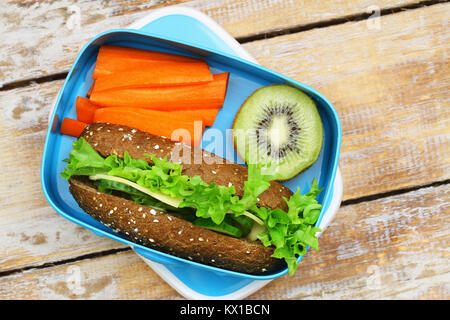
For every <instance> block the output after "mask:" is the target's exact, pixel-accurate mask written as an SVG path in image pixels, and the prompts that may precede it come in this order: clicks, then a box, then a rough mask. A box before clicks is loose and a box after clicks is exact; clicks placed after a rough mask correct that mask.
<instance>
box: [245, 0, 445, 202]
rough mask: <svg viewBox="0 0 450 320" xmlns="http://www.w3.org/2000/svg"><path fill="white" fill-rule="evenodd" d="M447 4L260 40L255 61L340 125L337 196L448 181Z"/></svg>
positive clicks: (253, 45) (252, 47)
mask: <svg viewBox="0 0 450 320" xmlns="http://www.w3.org/2000/svg"><path fill="white" fill-rule="evenodd" d="M449 9H450V4H448V3H447V4H441V5H435V6H431V7H427V8H423V9H418V10H411V11H406V12H403V13H398V14H394V15H389V16H384V17H382V18H381V19H380V29H371V28H368V26H367V23H366V21H360V22H356V23H346V24H342V25H338V26H334V27H330V28H322V29H315V30H310V31H307V32H301V33H297V34H292V35H286V36H280V37H276V38H273V39H268V40H264V41H256V42H252V43H248V44H245V46H244V47H245V48H246V49H247V50H248V51H249V52H250V53H251V54H252V55H253V56H254V57H255V58H256V59H257V60H258V61H259V62H260V63H261V64H262V65H264V66H267V67H269V68H272V69H274V70H277V71H279V72H281V73H283V74H286V75H288V76H291V77H292V78H294V79H297V80H299V81H301V82H303V83H306V84H308V85H311V86H312V87H314V88H316V89H317V90H318V91H320V92H322V93H323V94H324V95H325V96H326V97H328V98H329V99H330V100H331V102H332V103H333V105H334V106H335V108H336V109H337V111H338V113H339V116H340V119H341V124H342V135H343V138H342V142H343V143H342V153H341V158H340V166H341V169H342V173H343V177H344V190H345V193H344V199H350V198H356V197H361V196H366V195H371V194H376V193H382V192H386V191H389V190H395V189H401V188H405V187H409V186H414V185H420V184H428V183H430V182H433V181H437V180H445V179H449V178H450V153H449V150H450V96H449V95H448V92H449V91H450V76H449V71H450V57H449V55H448V52H449V50H450V36H449V33H448V32H447V30H448V22H449V21H450V10H449Z"/></svg>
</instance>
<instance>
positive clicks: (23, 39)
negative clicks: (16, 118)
mask: <svg viewBox="0 0 450 320" xmlns="http://www.w3.org/2000/svg"><path fill="white" fill-rule="evenodd" d="M417 2H419V1H418V0H395V1H393V0H382V1H377V2H376V5H374V4H373V3H372V2H368V1H367V0H342V1H332V0H327V1H314V0H306V1H278V0H265V1H260V0H246V1H240V0H239V1H238V0H213V1H211V0H196V1H188V0H176V1H150V2H149V1H143V0H139V1H119V0H114V1H107V2H105V1H86V0H78V1H66V0H63V1H45V2H40V1H26V2H25V3H24V2H23V1H9V2H8V5H5V6H3V7H2V12H1V13H0V34H1V35H2V41H1V42H0V85H2V84H5V83H9V82H14V81H19V80H23V79H32V78H37V77H41V76H44V75H49V74H52V73H60V72H65V71H68V70H69V68H70V66H71V64H72V62H73V60H74V59H75V57H76V55H77V53H78V51H79V49H80V48H81V47H82V46H84V44H85V43H86V42H87V41H88V40H89V39H90V38H92V37H93V36H95V35H96V34H99V33H101V32H103V31H106V30H109V29H115V28H123V27H126V26H128V25H130V24H131V23H133V22H135V21H137V20H139V19H141V18H142V17H144V16H146V15H147V14H148V13H149V12H150V11H152V10H154V9H157V8H161V7H165V6H168V5H173V4H181V5H184V6H187V7H192V8H195V9H198V10H201V11H202V12H204V13H206V14H207V15H209V16H211V17H212V18H213V19H215V20H216V21H217V22H218V23H219V24H221V25H222V26H223V27H224V28H225V30H227V31H228V32H230V34H232V35H233V36H234V37H243V36H249V35H257V34H262V33H265V32H270V31H274V30H280V29H285V28H290V27H293V26H301V25H306V24H311V23H315V22H319V21H324V20H330V19H336V18H340V17H345V16H350V15H354V14H357V13H371V14H372V15H377V14H378V13H379V10H381V9H386V8H392V7H398V6H402V5H408V4H411V3H417ZM274 13H275V14H274Z"/></svg>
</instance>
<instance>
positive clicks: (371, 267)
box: [252, 185, 450, 299]
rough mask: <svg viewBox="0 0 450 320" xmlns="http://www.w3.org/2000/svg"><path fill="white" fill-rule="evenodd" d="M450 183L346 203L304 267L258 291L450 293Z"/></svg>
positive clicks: (267, 294)
mask: <svg viewBox="0 0 450 320" xmlns="http://www.w3.org/2000/svg"><path fill="white" fill-rule="evenodd" d="M449 217H450V188H449V187H448V185H443V186H439V187H430V188H423V189H420V190H417V191H414V192H409V193H406V194H402V195H397V196H393V197H387V198H382V199H379V200H376V201H370V202H364V203H360V204H356V205H349V206H345V207H342V208H341V209H340V210H339V212H338V215H337V216H336V219H335V220H334V221H333V223H332V224H331V225H330V226H329V229H327V231H326V232H325V233H324V235H323V238H321V239H320V246H321V249H320V251H319V252H315V253H313V254H309V255H307V256H305V259H304V261H303V262H302V264H301V265H300V267H299V273H298V275H296V276H295V277H293V278H289V277H288V276H286V277H282V278H280V279H279V280H277V281H273V282H271V283H270V284H269V286H267V288H265V289H264V290H261V291H260V292H258V293H255V294H254V295H253V296H252V297H253V298H256V299H276V298H278V297H279V294H278V292H282V293H281V296H282V297H283V298H292V299H449V298H450V286H449V283H450V265H449V263H448V261H449V250H448V248H449V245H450V228H449V221H450V220H449Z"/></svg>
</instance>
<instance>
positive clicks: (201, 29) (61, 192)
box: [41, 7, 342, 298]
mask: <svg viewBox="0 0 450 320" xmlns="http://www.w3.org/2000/svg"><path fill="white" fill-rule="evenodd" d="M167 9H168V8H164V9H159V10H156V11H155V12H154V13H153V14H151V15H149V17H146V18H144V19H143V20H141V21H138V22H136V23H135V24H133V25H132V26H131V28H138V30H126V29H120V30H113V31H108V32H105V33H102V34H100V35H98V36H96V37H95V38H94V39H93V40H91V41H90V42H89V43H88V44H87V45H86V46H85V47H84V48H83V49H82V50H81V52H80V54H79V55H78V57H77V60H76V61H75V63H74V65H73V67H72V69H71V71H70V72H69V75H68V77H67V79H66V81H65V83H64V85H63V87H62V89H61V91H60V94H59V96H58V99H57V101H56V104H55V110H53V112H52V114H51V117H50V122H49V129H48V132H47V139H46V142H45V146H44V152H43V161H42V168H41V182H42V187H43V191H44V194H45V196H46V198H47V200H48V201H49V203H50V204H51V205H52V207H53V208H54V209H55V210H56V211H57V212H58V213H59V214H61V215H62V216H64V217H66V218H67V219H69V220H71V221H73V222H75V223H77V224H79V225H82V226H84V227H86V228H88V229H90V230H92V231H93V232H94V233H96V234H98V235H101V236H107V237H109V238H112V239H114V240H117V241H119V242H122V243H127V244H129V245H131V246H132V247H133V248H134V250H135V251H136V252H137V253H138V254H139V255H140V256H141V257H143V258H144V260H145V261H146V262H147V263H148V264H149V265H150V266H151V267H152V268H153V269H154V270H159V272H160V274H163V273H164V276H163V278H164V279H165V280H166V281H168V282H169V283H170V284H171V285H172V286H176V283H180V285H179V286H178V290H177V291H178V292H180V290H181V292H180V293H181V294H183V293H184V295H185V296H186V295H187V293H186V290H185V291H184V292H183V291H182V287H183V286H185V287H186V288H189V289H190V290H192V292H195V293H197V294H198V295H199V296H200V297H201V298H204V297H215V298H217V297H228V298H231V297H232V296H233V294H235V295H234V296H235V297H238V296H239V295H238V294H236V293H237V292H244V291H245V292H246V293H247V294H249V293H251V290H249V288H250V287H252V288H258V287H261V286H262V285H263V284H265V283H266V282H267V281H270V280H271V279H274V278H277V277H279V276H281V275H284V274H285V273H286V272H287V268H286V269H284V270H280V271H278V272H276V273H273V274H268V275H261V276H258V275H248V274H242V273H237V272H233V271H229V270H223V269H219V268H215V267H211V266H207V265H202V264H199V263H195V262H192V261H188V260H184V259H181V258H178V257H173V256H171V255H168V254H165V253H162V252H158V251H156V250H153V249H149V248H146V247H143V246H141V245H138V244H135V243H131V242H130V241H128V240H127V239H125V238H124V237H122V236H120V235H117V234H115V233H114V232H112V231H110V230H108V228H106V227H105V226H103V225H101V224H100V223H99V222H97V221H92V220H93V219H92V218H90V217H88V216H87V214H85V213H84V212H80V211H81V209H79V207H78V206H77V205H76V203H74V200H73V198H72V197H71V195H70V193H69V192H68V188H67V181H65V180H64V179H62V178H60V177H59V172H61V171H62V168H63V164H62V163H61V156H62V155H63V154H65V156H66V157H67V155H68V152H69V150H70V148H71V141H73V140H74V139H73V138H70V137H61V135H59V134H58V129H59V123H60V120H62V118H63V117H64V116H69V117H73V115H74V107H73V101H71V99H72V100H73V99H74V96H76V95H82V94H83V95H84V94H85V93H86V92H87V90H88V88H89V87H90V85H91V84H92V81H91V82H89V77H88V76H87V75H88V74H89V72H91V73H90V74H92V71H93V70H92V67H91V69H90V70H87V71H86V70H83V66H84V65H91V66H92V65H94V64H95V61H92V59H93V58H92V50H95V46H97V49H98V45H99V39H100V40H102V37H106V39H107V40H108V39H111V38H108V37H111V36H112V37H113V38H114V36H116V35H119V42H120V43H122V44H124V45H125V44H126V43H127V42H128V41H131V42H132V40H133V41H135V40H136V39H134V38H133V36H134V35H136V36H144V38H139V41H143V39H145V37H147V36H149V37H150V38H149V39H152V40H156V39H157V41H161V47H159V48H158V49H162V51H169V52H170V51H171V50H170V49H171V48H172V47H171V46H172V45H174V44H175V45H178V43H181V46H179V45H178V46H179V47H178V48H179V49H180V50H181V52H183V51H184V49H185V48H189V49H190V50H193V51H194V52H195V53H199V54H200V55H206V58H208V57H209V56H210V55H216V60H213V69H214V63H218V65H220V63H221V62H222V63H223V62H224V61H226V59H229V58H232V57H238V58H237V59H235V60H236V61H234V62H235V64H237V65H239V66H241V67H244V68H245V60H249V61H253V62H254V59H253V58H252V57H251V56H250V55H249V54H248V53H247V52H246V51H245V50H244V49H243V48H242V47H241V46H240V45H239V44H238V43H237V42H236V41H235V40H234V39H233V38H232V37H231V36H229V35H228V34H227V33H226V32H225V31H223V29H221V28H220V27H219V26H218V25H217V24H215V23H214V22H213V21H212V20H211V19H210V18H209V17H207V16H205V15H203V14H201V13H200V12H198V11H195V10H193V9H187V8H181V7H174V8H172V9H169V10H167ZM158 15H159V16H158ZM180 30H183V34H182V35H181V34H180ZM181 38H182V39H181ZM103 40H104V38H103ZM133 45H136V42H133ZM139 45H140V42H138V47H139ZM168 48H169V49H168ZM172 49H175V51H176V50H177V48H172ZM89 50H91V55H90V56H89V55H87V56H86V55H83V54H85V53H86V52H87V51H89ZM183 53H185V52H183ZM94 59H95V57H94ZM243 63H244V64H243ZM251 67H252V68H256V69H259V70H257V72H263V73H264V72H268V78H270V79H275V78H276V77H277V76H280V78H281V79H283V80H285V81H286V82H288V83H290V84H293V85H296V86H298V87H300V88H301V89H302V90H303V91H305V92H306V93H308V94H309V95H310V96H311V97H312V98H313V99H314V100H315V101H316V102H318V103H320V106H321V107H322V108H325V109H326V110H325V111H326V113H327V114H326V116H327V117H326V119H325V120H326V123H324V133H325V137H326V138H328V140H329V141H328V143H329V144H330V145H328V146H327V147H328V148H330V149H331V150H330V153H329V154H327V161H328V162H329V163H327V164H326V165H327V171H328V172H326V174H327V180H326V181H323V180H322V181H321V180H320V179H319V183H320V184H321V187H322V186H323V185H325V189H326V192H325V194H322V195H321V201H320V202H321V203H322V205H323V210H322V214H321V216H320V218H319V221H318V223H317V225H320V226H322V224H321V222H322V220H323V221H327V222H329V221H330V217H332V216H334V214H335V213H336V211H337V207H339V203H340V198H339V195H338V196H336V185H335V183H334V182H335V177H336V175H337V174H338V167H337V165H338V159H339V151H340V140H341V139H340V136H341V129H340V123H339V118H338V116H337V113H336V111H335V110H334V108H333V106H332V105H331V103H330V102H329V101H328V100H327V99H326V98H325V97H323V96H322V95H321V94H320V93H318V92H317V91H316V90H314V89H313V88H311V87H309V86H306V85H303V84H301V83H298V82H296V81H291V80H290V79H288V78H286V77H284V76H282V75H278V74H275V73H274V72H272V71H270V70H268V69H266V68H263V67H260V66H257V65H256V64H252V66H251ZM83 72H85V73H86V74H85V76H84V78H83V77H80V76H78V77H74V76H75V75H76V74H77V73H83ZM274 74H275V78H274ZM243 75H245V73H240V74H239V76H240V77H242V76H243ZM72 78H76V79H75V80H74V81H72V82H73V83H70V82H71V80H72ZM230 78H231V76H230ZM280 78H279V79H280ZM279 79H278V80H279ZM244 80H246V79H244ZM65 90H72V91H73V92H74V93H72V94H66V95H64V93H65ZM227 96H228V94H227ZM240 98H242V97H240ZM229 103H230V102H228V104H229ZM226 106H227V101H226V102H225V104H224V109H225V108H226ZM322 111H324V110H322ZM321 115H322V113H321ZM223 116H226V115H223ZM221 117H222V116H221V114H220V112H219V115H218V118H217V119H219V121H216V122H218V123H217V125H218V126H219V127H220V122H221V121H220V119H221ZM214 126H216V123H215V124H214ZM222 129H223V128H222ZM205 133H206V131H205ZM58 135H59V136H58ZM208 146H209V147H210V146H211V144H209V145H208ZM324 148H325V147H324ZM213 151H214V150H213ZM220 155H221V156H225V155H224V154H220ZM321 156H323V155H322V154H321ZM321 161H323V159H322V160H321ZM322 164H323V162H322ZM317 169H318V168H314V165H313V166H312V168H310V169H308V170H306V171H305V172H304V173H302V174H306V175H307V174H308V173H307V171H309V175H310V177H309V178H310V179H309V180H310V181H311V180H312V178H311V175H313V173H317ZM319 169H320V168H319ZM319 175H320V174H319ZM285 184H286V185H287V186H288V187H289V188H291V189H295V187H296V184H295V182H292V181H288V182H286V183H285ZM338 189H340V193H341V195H342V181H341V180H340V188H338ZM294 191H295V190H294ZM338 194H339V190H338ZM336 197H337V198H339V201H336ZM333 199H334V202H333ZM337 202H338V204H337V207H336V203H337ZM67 204H69V205H67ZM330 204H331V207H334V209H333V212H330V211H329V210H328V208H330ZM76 207H78V210H77V208H76ZM325 213H326V214H325ZM325 216H326V217H325ZM301 258H302V257H300V258H299V259H298V262H300V260H301ZM152 264H153V266H152ZM160 267H161V268H164V269H161V268H160ZM157 272H158V271H157ZM171 276H173V278H172V280H173V281H172V282H171V281H170V279H169V278H170V277H171ZM175 279H176V281H175ZM175 289H177V288H175ZM193 296H194V294H191V295H188V297H193ZM241 297H242V295H241Z"/></svg>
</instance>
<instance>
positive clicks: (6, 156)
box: [0, 81, 123, 271]
mask: <svg viewBox="0 0 450 320" xmlns="http://www.w3.org/2000/svg"><path fill="white" fill-rule="evenodd" d="M61 84H62V82H61V81H57V82H54V83H47V84H43V85H36V86H32V87H29V88H27V89H25V91H24V89H18V90H12V91H11V92H8V94H7V97H9V98H8V99H7V100H6V101H5V95H0V96H1V97H0V105H1V110H2V111H1V114H2V115H0V133H1V134H0V135H1V137H2V138H1V139H0V150H1V160H0V164H1V167H2V168H3V169H2V174H1V178H0V180H1V183H0V208H1V209H0V240H1V242H2V246H1V248H0V271H8V270H11V269H14V268H21V267H26V266H29V265H40V264H44V263H47V262H54V261H58V260H61V259H65V258H73V257H74V256H79V255H84V254H88V253H92V252H95V251H102V250H108V249H111V248H120V247H123V246H120V245H119V244H117V243H116V242H114V241H111V240H107V239H104V238H100V237H98V236H95V235H94V234H93V233H92V232H90V231H88V230H86V229H84V228H82V227H80V226H77V225H75V224H73V223H71V222H69V221H67V220H65V219H63V218H62V217H60V216H59V215H58V214H57V213H56V212H55V211H54V210H53V209H52V208H51V207H50V206H49V204H48V203H47V201H46V200H45V198H44V195H43V193H42V189H41V185H40V164H41V156H42V149H43V146H44V140H45V133H46V131H45V128H46V126H47V116H48V113H49V109H50V106H51V105H52V103H53V101H54V99H55V95H56V94H57V90H58V88H59V87H60V86H61Z"/></svg>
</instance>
